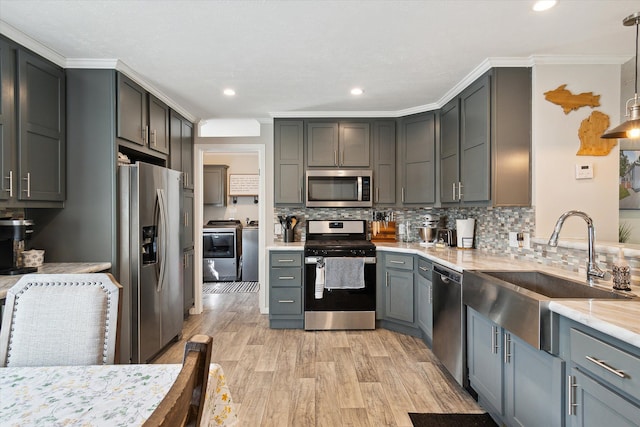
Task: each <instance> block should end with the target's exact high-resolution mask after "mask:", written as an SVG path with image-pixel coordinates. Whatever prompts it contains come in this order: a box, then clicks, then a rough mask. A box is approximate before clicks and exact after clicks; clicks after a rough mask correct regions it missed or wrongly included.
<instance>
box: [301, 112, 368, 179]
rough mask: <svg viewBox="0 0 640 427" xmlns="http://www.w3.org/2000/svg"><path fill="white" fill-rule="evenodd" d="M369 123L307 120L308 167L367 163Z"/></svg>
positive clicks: (366, 165)
mask: <svg viewBox="0 0 640 427" xmlns="http://www.w3.org/2000/svg"><path fill="white" fill-rule="evenodd" d="M370 129H371V126H370V124H369V123H360V122H339V123H338V122H309V123H307V166H308V167H340V168H350V167H369V166H370V164H371V161H370V158H369V157H370V146H371V141H370V133H371V130H370Z"/></svg>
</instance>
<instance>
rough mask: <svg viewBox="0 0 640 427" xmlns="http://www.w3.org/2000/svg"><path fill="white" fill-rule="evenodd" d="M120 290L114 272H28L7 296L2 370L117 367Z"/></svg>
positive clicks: (1, 333)
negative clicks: (115, 365)
mask: <svg viewBox="0 0 640 427" xmlns="http://www.w3.org/2000/svg"><path fill="white" fill-rule="evenodd" d="M121 295H122V286H121V285H120V284H119V283H118V282H117V281H116V280H115V278H114V277H113V276H112V275H111V274H106V273H90V274H26V275H24V276H23V277H22V278H21V279H20V280H19V281H18V283H16V284H15V285H14V286H13V287H12V288H11V289H9V291H8V292H7V297H6V302H5V311H4V314H3V317H2V327H1V329H0V366H54V365H101V364H113V363H114V361H115V360H116V351H117V348H118V346H119V343H118V340H119V336H118V335H119V333H118V329H119V328H118V323H119V320H120V306H121V300H122V298H121Z"/></svg>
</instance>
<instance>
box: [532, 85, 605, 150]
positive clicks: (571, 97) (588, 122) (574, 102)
mask: <svg viewBox="0 0 640 427" xmlns="http://www.w3.org/2000/svg"><path fill="white" fill-rule="evenodd" d="M566 87H567V85H566V84H563V85H560V86H558V87H557V88H556V89H553V90H549V91H547V92H545V93H544V98H545V99H546V100H547V101H549V102H551V103H553V104H556V105H559V106H560V107H562V111H564V113H565V114H569V113H570V112H571V111H576V110H578V109H580V108H582V107H591V108H594V107H599V106H600V95H594V94H593V92H584V93H579V94H573V93H571V91H570V90H567V89H566ZM608 128H609V116H608V115H606V114H604V113H602V112H600V111H593V112H592V113H591V114H590V115H589V117H587V118H586V119H584V120H583V121H582V122H581V123H580V128H579V129H578V138H579V139H580V148H579V149H578V152H577V153H576V155H577V156H606V155H607V154H609V153H610V152H611V150H612V149H613V147H615V146H616V144H617V143H618V141H617V140H616V139H603V138H601V137H600V135H602V134H603V133H604V131H606V130H607V129H608Z"/></svg>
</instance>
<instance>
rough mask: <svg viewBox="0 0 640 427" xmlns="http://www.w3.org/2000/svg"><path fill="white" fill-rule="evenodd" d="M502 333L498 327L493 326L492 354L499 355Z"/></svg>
mask: <svg viewBox="0 0 640 427" xmlns="http://www.w3.org/2000/svg"><path fill="white" fill-rule="evenodd" d="M499 336H500V333H499V331H498V327H497V326H491V353H493V354H498V349H499V348H500V346H499V345H498V337H499Z"/></svg>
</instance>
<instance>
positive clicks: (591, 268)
mask: <svg viewBox="0 0 640 427" xmlns="http://www.w3.org/2000/svg"><path fill="white" fill-rule="evenodd" d="M570 216H579V217H580V218H582V219H584V220H585V221H586V223H587V233H588V236H587V237H588V246H589V248H588V256H589V259H588V260H587V282H589V284H590V285H592V284H593V280H594V279H596V278H598V279H603V278H604V276H605V272H604V271H602V270H601V269H600V267H598V266H597V265H596V251H595V241H596V230H595V228H594V227H593V220H592V219H591V217H590V216H589V215H587V214H586V213H584V212H582V211H567V212H565V213H563V214H562V215H560V218H558V222H556V226H555V227H554V229H553V233H552V234H551V237H549V246H558V236H559V235H560V229H561V228H562V226H563V225H564V221H565V220H566V219H567V218H569V217H570Z"/></svg>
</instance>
